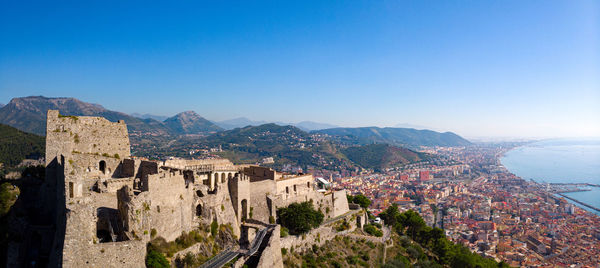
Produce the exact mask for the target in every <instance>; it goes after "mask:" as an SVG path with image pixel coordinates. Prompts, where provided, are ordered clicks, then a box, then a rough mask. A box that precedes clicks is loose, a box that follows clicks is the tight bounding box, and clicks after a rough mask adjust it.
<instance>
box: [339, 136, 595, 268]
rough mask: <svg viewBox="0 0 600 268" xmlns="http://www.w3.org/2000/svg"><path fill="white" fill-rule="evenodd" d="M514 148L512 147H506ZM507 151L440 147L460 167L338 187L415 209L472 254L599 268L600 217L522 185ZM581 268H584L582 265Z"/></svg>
mask: <svg viewBox="0 0 600 268" xmlns="http://www.w3.org/2000/svg"><path fill="white" fill-rule="evenodd" d="M508 148H510V147H508ZM506 150H507V147H503V146H490V147H487V148H486V147H479V148H477V147H473V148H437V149H434V150H432V151H435V152H437V153H441V154H445V155H447V156H448V157H449V158H450V159H455V160H457V161H464V164H460V165H456V164H453V165H427V166H417V167H406V168H401V169H394V170H390V171H388V172H383V173H374V172H367V171H365V172H363V173H362V174H356V175H355V176H348V177H340V178H336V179H334V183H333V184H334V187H339V188H344V189H347V190H348V191H350V192H352V193H362V194H364V195H366V196H367V197H369V198H370V199H372V200H373V203H372V205H371V210H372V212H373V213H374V214H375V215H377V214H378V213H380V212H382V211H383V210H385V209H386V208H387V207H388V206H390V205H393V204H395V205H397V206H398V207H399V209H400V210H401V211H403V210H414V211H417V212H419V213H420V214H421V216H422V217H423V219H424V220H425V221H426V223H427V224H428V225H429V226H432V227H440V228H443V229H444V230H445V233H446V235H447V236H448V237H449V238H450V239H451V240H452V241H454V242H457V243H461V244H464V245H465V246H467V247H469V248H470V249H471V250H472V251H473V252H477V253H480V254H481V255H484V256H489V257H492V258H495V259H496V260H498V261H504V262H506V263H508V264H509V265H511V266H515V267H519V266H525V267H536V266H540V267H554V266H559V267H571V266H569V265H571V264H579V265H580V266H577V267H596V265H598V257H597V256H599V255H600V216H598V215H596V214H593V213H592V212H589V211H586V210H584V209H582V208H580V207H578V206H576V205H575V204H573V203H572V202H569V201H568V200H566V199H565V198H562V197H561V196H558V195H555V194H554V192H553V191H549V189H548V187H547V185H545V184H538V183H536V182H532V181H526V180H523V179H521V178H519V177H517V176H515V175H513V174H512V173H510V172H509V171H508V170H506V169H505V168H504V167H503V166H501V165H500V164H499V161H498V160H497V159H498V157H499V156H500V155H502V153H503V152H505V151H506ZM581 265H583V266H581Z"/></svg>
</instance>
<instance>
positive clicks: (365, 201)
mask: <svg viewBox="0 0 600 268" xmlns="http://www.w3.org/2000/svg"><path fill="white" fill-rule="evenodd" d="M352 200H353V201H354V203H355V204H358V205H360V206H361V207H362V208H368V207H369V205H371V200H369V198H367V197H366V196H364V195H362V194H358V195H355V196H354V197H353V198H352Z"/></svg>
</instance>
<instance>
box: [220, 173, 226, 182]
mask: <svg viewBox="0 0 600 268" xmlns="http://www.w3.org/2000/svg"><path fill="white" fill-rule="evenodd" d="M221 183H225V173H221Z"/></svg>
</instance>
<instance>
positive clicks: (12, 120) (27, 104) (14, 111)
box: [0, 96, 221, 136]
mask: <svg viewBox="0 0 600 268" xmlns="http://www.w3.org/2000/svg"><path fill="white" fill-rule="evenodd" d="M48 110H59V111H60V112H61V114H65V115H74V116H102V117H104V118H106V119H108V120H110V121H113V122H115V121H118V120H124V121H125V123H127V128H128V130H129V132H130V133H139V134H141V135H146V134H150V135H163V136H170V135H184V134H208V133H210V132H213V131H218V130H221V129H220V128H219V127H218V126H216V125H215V124H213V123H212V122H210V121H208V120H206V119H204V118H202V117H201V116H199V115H198V114H196V113H195V112H192V111H188V112H183V113H179V114H177V115H175V116H173V117H170V118H167V119H166V120H165V121H164V122H161V121H158V120H155V119H153V118H137V117H134V116H131V115H128V114H125V113H121V112H116V111H111V110H108V109H106V108H104V107H102V105H99V104H92V103H87V102H83V101H80V100H78V99H75V98H47V97H43V96H31V97H23V98H14V99H12V100H11V101H10V102H9V103H8V104H7V105H5V106H4V107H2V108H0V123H2V124H6V125H10V126H13V127H15V128H18V129H20V130H23V131H26V132H30V133H34V134H38V135H45V134H46V111H48Z"/></svg>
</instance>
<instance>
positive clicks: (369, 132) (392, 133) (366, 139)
mask: <svg viewBox="0 0 600 268" xmlns="http://www.w3.org/2000/svg"><path fill="white" fill-rule="evenodd" d="M311 133H318V134H325V135H328V136H330V138H332V139H335V140H336V141H338V142H340V143H343V144H349V145H365V144H373V143H386V144H391V145H395V146H402V147H409V148H416V147H419V146H449V147H452V146H467V145H470V144H471V142H469V141H468V140H466V139H464V138H462V137H461V136H458V135H456V134H454V133H452V132H444V133H440V132H436V131H432V130H426V129H424V130H417V129H414V128H391V127H386V128H379V127H359V128H330V129H323V130H317V131H312V132H311Z"/></svg>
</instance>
